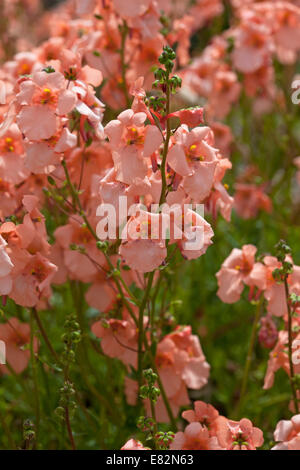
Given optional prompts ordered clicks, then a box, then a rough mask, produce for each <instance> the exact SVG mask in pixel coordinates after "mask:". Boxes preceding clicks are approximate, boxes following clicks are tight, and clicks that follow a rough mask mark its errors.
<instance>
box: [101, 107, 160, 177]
mask: <svg viewBox="0 0 300 470" xmlns="http://www.w3.org/2000/svg"><path fill="white" fill-rule="evenodd" d="M146 119H147V115H146V114H145V113H144V112H138V113H135V112H134V111H133V110H132V109H127V110H126V111H123V112H122V113H121V114H119V116H118V119H115V120H113V121H110V122H109V123H108V124H107V125H106V127H105V133H106V135H107V136H108V137H109V140H110V145H111V148H112V155H113V160H114V166H115V170H116V173H117V176H116V179H117V180H118V181H120V182H122V183H126V184H131V183H134V180H135V179H136V178H141V179H143V178H145V176H146V175H147V172H148V164H149V162H148V159H149V157H150V156H151V155H152V154H153V153H154V152H155V151H156V150H157V149H158V148H159V147H160V145H161V144H162V141H163V138H162V135H161V133H160V131H159V129H158V128H157V127H156V126H152V125H149V126H145V125H144V123H145V121H146Z"/></svg>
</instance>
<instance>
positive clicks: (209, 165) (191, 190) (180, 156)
mask: <svg viewBox="0 0 300 470" xmlns="http://www.w3.org/2000/svg"><path fill="white" fill-rule="evenodd" d="M210 133H211V130H210V128H209V127H195V128H194V129H193V130H191V131H189V130H188V127H187V126H185V125H182V126H180V127H179V128H178V129H177V131H176V132H175V134H174V137H173V146H172V147H171V148H170V150H169V152H168V157H167V163H168V165H169V166H170V167H171V168H172V170H173V171H174V172H175V173H178V174H179V175H180V176H182V177H183V182H182V186H183V188H184V190H185V191H186V192H187V194H188V195H189V196H190V197H191V198H192V199H193V200H194V201H195V202H198V203H200V202H202V201H203V200H204V199H205V198H206V197H207V196H208V195H209V193H210V191H211V189H212V186H213V182H214V173H215V169H216V166H217V164H218V159H217V154H216V149H214V148H213V147H211V145H210V144H209V143H208V141H209V139H210V138H211V136H210Z"/></svg>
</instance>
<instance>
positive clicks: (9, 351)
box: [0, 317, 38, 374]
mask: <svg viewBox="0 0 300 470" xmlns="http://www.w3.org/2000/svg"><path fill="white" fill-rule="evenodd" d="M0 340H2V341H4V342H5V347H6V361H7V363H8V364H9V365H10V366H11V368H12V369H13V370H14V372H15V373H16V374H20V373H21V372H23V370H25V369H26V367H27V365H28V362H29V359H30V351H29V348H28V347H24V346H28V345H29V342H30V326H29V325H28V324H27V323H21V322H20V321H19V320H18V319H17V318H15V317H12V318H10V319H9V320H8V321H7V323H0ZM33 349H34V352H37V351H38V340H37V338H34V340H33ZM1 373H5V374H10V371H9V369H8V368H7V367H6V366H5V365H0V374H1Z"/></svg>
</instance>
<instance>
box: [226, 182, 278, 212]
mask: <svg viewBox="0 0 300 470" xmlns="http://www.w3.org/2000/svg"><path fill="white" fill-rule="evenodd" d="M235 189H236V193H235V196H234V205H235V209H236V211H237V213H238V215H239V216H240V217H242V218H243V219H251V218H254V217H256V216H257V214H258V212H259V210H264V211H266V212H271V210H272V201H271V199H270V198H269V197H268V196H267V195H266V194H265V193H264V191H263V188H260V187H258V186H256V185H254V184H241V183H239V184H236V185H235Z"/></svg>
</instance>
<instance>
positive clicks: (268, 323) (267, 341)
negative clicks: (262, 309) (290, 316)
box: [258, 315, 278, 349]
mask: <svg viewBox="0 0 300 470" xmlns="http://www.w3.org/2000/svg"><path fill="white" fill-rule="evenodd" d="M260 323H261V327H260V330H259V333H258V339H259V342H260V343H261V344H262V345H263V346H264V347H265V348H269V349H272V348H273V347H274V346H275V344H276V342H277V339H278V331H277V328H276V324H275V323H274V321H273V320H272V317H271V315H266V316H265V317H264V318H262V319H261V321H260Z"/></svg>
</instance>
